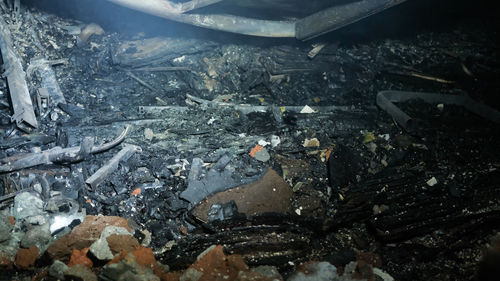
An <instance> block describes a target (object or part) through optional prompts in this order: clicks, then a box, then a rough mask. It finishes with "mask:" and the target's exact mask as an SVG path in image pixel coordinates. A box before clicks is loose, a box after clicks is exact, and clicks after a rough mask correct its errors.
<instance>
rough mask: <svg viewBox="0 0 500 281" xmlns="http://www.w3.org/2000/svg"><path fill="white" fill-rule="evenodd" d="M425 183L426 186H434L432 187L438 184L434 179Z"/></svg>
mask: <svg viewBox="0 0 500 281" xmlns="http://www.w3.org/2000/svg"><path fill="white" fill-rule="evenodd" d="M426 183H427V185H428V186H434V185H436V184H437V183H438V181H437V179H436V178H435V177H432V178H431V179H430V180H428V181H427V182H426Z"/></svg>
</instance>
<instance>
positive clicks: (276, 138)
mask: <svg viewBox="0 0 500 281" xmlns="http://www.w3.org/2000/svg"><path fill="white" fill-rule="evenodd" d="M280 143H281V139H280V137H279V136H275V135H272V136H271V146H272V147H276V146H278V145H279V144H280Z"/></svg>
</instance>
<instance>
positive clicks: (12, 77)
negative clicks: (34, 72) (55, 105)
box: [0, 17, 38, 132]
mask: <svg viewBox="0 0 500 281" xmlns="http://www.w3.org/2000/svg"><path fill="white" fill-rule="evenodd" d="M0 49H1V52H2V58H3V62H4V63H3V68H4V70H5V71H4V73H3V76H4V77H7V83H8V85H9V94H10V99H11V102H12V108H13V111H14V113H13V115H12V117H11V121H12V122H15V123H16V126H17V127H18V128H19V129H21V130H23V131H25V132H29V131H31V130H32V129H33V128H38V121H37V120H36V116H35V111H34V110H33V103H32V102H31V97H30V93H29V91H28V85H27V83H26V73H25V72H24V70H23V66H22V65H21V61H20V60H19V58H18V57H17V56H16V54H15V53H14V49H13V47H12V39H11V36H10V31H9V29H8V26H7V23H6V22H5V21H4V19H3V17H0Z"/></svg>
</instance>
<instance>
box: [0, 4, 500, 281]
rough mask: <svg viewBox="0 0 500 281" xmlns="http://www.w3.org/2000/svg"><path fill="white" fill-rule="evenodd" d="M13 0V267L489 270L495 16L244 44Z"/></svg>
mask: <svg viewBox="0 0 500 281" xmlns="http://www.w3.org/2000/svg"><path fill="white" fill-rule="evenodd" d="M11 2H12V1H7V4H5V2H4V1H0V12H1V18H0V49H1V51H2V59H3V69H4V72H3V74H4V75H3V76H4V77H3V78H4V79H1V80H0V276H2V277H3V276H9V277H12V278H11V279H25V278H31V279H32V280H63V279H65V280H75V279H78V280H125V279H131V280H263V281H267V280H269V281H270V280H294V281H296V280H417V279H429V280H434V279H439V280H456V279H460V280H461V279H467V280H470V279H473V278H474V276H487V275H488V274H490V275H491V274H493V275H494V274H495V271H494V268H492V267H491V263H492V261H493V262H494V261H496V256H497V252H498V251H497V248H498V247H497V246H498V243H496V242H494V241H496V240H495V239H494V237H495V236H496V235H497V233H498V232H499V231H500V229H498V222H499V221H500V213H499V205H500V173H499V168H500V163H499V160H498V159H500V155H499V151H498V144H497V143H498V141H497V140H498V138H499V137H500V135H499V132H500V130H499V129H500V125H499V124H498V123H499V117H498V116H499V113H498V108H499V105H498V103H496V102H495V101H494V99H493V98H492V97H491V93H496V92H498V90H499V89H500V87H499V86H500V85H499V84H498V81H497V80H498V79H496V77H497V76H498V75H500V73H499V72H500V71H499V69H498V67H497V66H498V65H499V61H498V58H499V57H500V56H498V53H497V51H498V50H497V48H496V46H492V44H491V42H490V40H489V39H488V38H490V37H491V36H492V34H495V30H490V29H484V28H483V26H482V25H479V24H470V23H469V22H468V23H467V24H457V25H456V26H446V27H443V29H445V30H441V29H440V30H426V29H418V28H417V29H416V30H412V32H414V33H415V34H413V33H412V32H409V31H408V33H404V34H405V35H404V36H399V35H397V34H392V33H384V32H382V31H380V30H377V29H374V30H373V31H374V32H373V34H372V36H367V37H366V40H362V41H360V40H355V39H356V38H357V37H356V35H355V34H356V33H355V32H354V31H353V30H352V29H351V30H350V31H349V32H352V34H351V35H350V36H352V37H350V36H347V35H346V33H336V34H335V36H334V37H335V38H330V37H325V38H322V40H323V39H324V42H315V43H312V44H311V45H310V44H308V43H300V42H290V41H288V40H277V41H276V40H264V39H259V41H252V43H248V41H247V40H242V39H241V38H240V37H236V38H233V37H231V35H227V34H226V35H225V36H227V37H224V39H221V38H220V37H219V36H220V35H219V36H214V34H208V35H203V36H202V35H199V34H198V35H193V34H189V33H190V32H191V31H192V29H189V28H187V27H186V28H187V29H185V30H184V29H183V31H186V34H185V35H182V36H180V35H177V36H172V33H170V32H171V31H162V32H160V33H152V32H149V31H148V27H146V26H144V31H143V32H135V31H134V32H131V34H130V33H122V32H118V31H120V30H118V31H117V30H113V29H112V28H110V27H109V26H106V25H105V24H103V23H101V22H99V21H98V18H95V19H93V20H96V22H92V21H85V22H83V21H79V20H76V19H74V18H72V17H61V16H59V15H54V14H51V13H49V12H48V11H47V10H46V9H44V7H43V4H40V3H42V2H43V1H39V2H37V3H36V4H35V3H31V2H32V1H26V2H25V3H24V1H23V5H21V6H19V2H17V4H15V3H16V1H14V4H15V5H14V4H13V5H10V4H9V3H11ZM35 2H36V1H35ZM181 2H183V3H184V1H181ZM410 2H411V1H410ZM409 5H410V4H409ZM14 6H16V7H17V9H12V8H14ZM181 6H182V5H181ZM84 7H85V5H83V6H81V7H80V8H82V9H84ZM45 8H46V7H45ZM414 8H415V7H414V6H411V5H410V6H408V5H407V6H405V5H401V6H400V7H399V8H398V9H399V10H398V12H401V13H409V10H411V13H414V12H415V10H414ZM119 11H120V10H117V11H115V12H117V13H118V12H119ZM416 11H417V12H418V11H420V10H416ZM59 12H61V13H64V11H59ZM63 16H68V15H64V14H63ZM124 18H127V17H124ZM117 23H119V24H124V25H126V23H123V22H120V21H118V22H117ZM168 23H169V22H162V24H168ZM368 23H369V24H372V23H373V21H371V22H370V21H368ZM368 23H367V24H368ZM375 26H377V25H375ZM491 26H493V25H491ZM361 27H363V28H366V29H368V27H367V26H364V25H363V24H362V23H361ZM379 28H380V26H379ZM368 30H369V29H368ZM375 31H377V32H375ZM345 32H347V33H349V32H348V30H346V31H345ZM358 32H359V31H358ZM337 35H342V36H337ZM364 35H367V34H364ZM339 38H340V39H339ZM228 39H235V40H233V41H230V40H228ZM236 39H239V40H236ZM357 39H359V38H357ZM260 40H262V41H260ZM450 42H453V44H450ZM19 81H21V82H22V83H18V82H19ZM491 241H493V242H492V243H491V247H489V250H486V249H488V246H490V242H491ZM483 256H484V257H483ZM479 269H480V271H477V270H479ZM481 274H484V275H481ZM485 278H486V277H485ZM485 280H486V279H485ZM493 280H495V279H493Z"/></svg>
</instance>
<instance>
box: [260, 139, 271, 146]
mask: <svg viewBox="0 0 500 281" xmlns="http://www.w3.org/2000/svg"><path fill="white" fill-rule="evenodd" d="M257 143H258V144H259V145H260V146H262V147H265V146H267V145H269V144H271V143H269V142H267V141H266V140H259V141H258V142H257Z"/></svg>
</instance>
